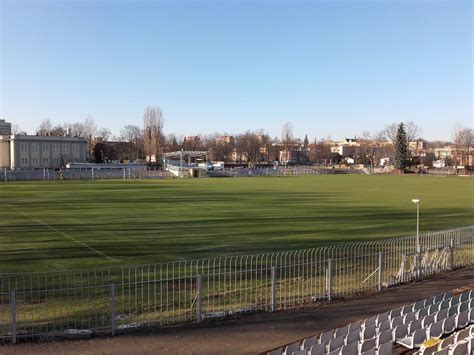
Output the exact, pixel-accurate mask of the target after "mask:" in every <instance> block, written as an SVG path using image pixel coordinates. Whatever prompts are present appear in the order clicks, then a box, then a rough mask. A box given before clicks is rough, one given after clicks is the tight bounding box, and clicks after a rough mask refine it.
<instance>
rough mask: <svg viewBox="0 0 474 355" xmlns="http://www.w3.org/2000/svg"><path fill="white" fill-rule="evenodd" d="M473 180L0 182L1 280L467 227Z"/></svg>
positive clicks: (472, 211)
mask: <svg viewBox="0 0 474 355" xmlns="http://www.w3.org/2000/svg"><path fill="white" fill-rule="evenodd" d="M473 194H474V180H473V179H471V178H461V177H449V178H441V177H427V176H365V175H364V176H362V175H335V176H296V177H268V178H264V177H261V178H228V179H225V178H222V179H199V180H153V181H105V182H104V181H94V182H71V181H67V182H65V183H59V182H30V183H7V184H0V201H1V209H0V245H1V248H0V272H19V271H45V270H56V269H65V268H68V269H69V268H71V269H72V268H86V267H95V266H112V265H124V264H142V263H154V262H161V261H171V260H182V259H191V258H202V257H210V256H216V255H230V254H248V253H259V252H268V251H274V250H286V249H296V248H306V247H316V246H321V245H324V244H327V243H336V242H337V243H340V242H349V241H359V240H371V239H375V238H385V237H389V236H400V235H409V234H414V232H415V229H416V212H415V211H416V209H415V206H414V204H413V203H412V202H411V199H412V198H415V197H416V198H420V199H421V231H428V230H436V229H444V228H449V227H456V226H462V225H469V224H472V223H473V221H474V205H473V201H474V195H473Z"/></svg>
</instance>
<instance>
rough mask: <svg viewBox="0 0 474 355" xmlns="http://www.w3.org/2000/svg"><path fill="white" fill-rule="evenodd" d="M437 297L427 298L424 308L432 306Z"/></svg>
mask: <svg viewBox="0 0 474 355" xmlns="http://www.w3.org/2000/svg"><path fill="white" fill-rule="evenodd" d="M434 300H435V297H430V298H427V299H426V300H425V302H424V304H423V306H424V308H427V307H428V306H431V305H432V304H433V303H434Z"/></svg>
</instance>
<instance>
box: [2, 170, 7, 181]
mask: <svg viewBox="0 0 474 355" xmlns="http://www.w3.org/2000/svg"><path fill="white" fill-rule="evenodd" d="M3 172H4V174H5V182H7V168H5V169H3Z"/></svg>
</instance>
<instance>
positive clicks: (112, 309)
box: [110, 282, 116, 335]
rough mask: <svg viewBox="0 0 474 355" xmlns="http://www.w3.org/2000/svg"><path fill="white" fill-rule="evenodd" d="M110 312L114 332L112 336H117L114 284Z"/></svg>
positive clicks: (111, 292) (113, 285)
mask: <svg viewBox="0 0 474 355" xmlns="http://www.w3.org/2000/svg"><path fill="white" fill-rule="evenodd" d="M110 311H111V312H110V313H111V319H110V328H111V331H112V335H115V328H116V326H115V318H116V317H115V284H114V283H113V282H112V283H111V284H110Z"/></svg>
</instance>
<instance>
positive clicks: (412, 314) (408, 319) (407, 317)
mask: <svg viewBox="0 0 474 355" xmlns="http://www.w3.org/2000/svg"><path fill="white" fill-rule="evenodd" d="M446 313H447V312H446ZM415 319H416V314H415V312H410V313H407V314H405V316H404V318H403V323H405V324H408V323H410V322H411V321H414V320H415Z"/></svg>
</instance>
